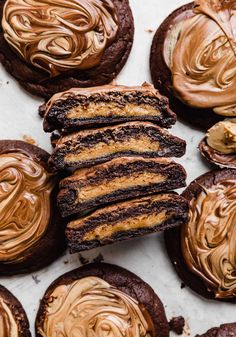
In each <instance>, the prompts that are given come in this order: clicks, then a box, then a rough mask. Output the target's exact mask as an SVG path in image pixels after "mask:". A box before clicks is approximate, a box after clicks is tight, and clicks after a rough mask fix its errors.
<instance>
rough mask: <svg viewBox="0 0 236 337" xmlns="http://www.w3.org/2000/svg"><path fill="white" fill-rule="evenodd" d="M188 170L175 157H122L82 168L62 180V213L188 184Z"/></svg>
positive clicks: (59, 199)
mask: <svg viewBox="0 0 236 337" xmlns="http://www.w3.org/2000/svg"><path fill="white" fill-rule="evenodd" d="M185 179H186V172H185V170H184V168H183V167H182V166H181V165H180V164H177V163H175V162H173V161H171V160H168V159H162V158H150V159H148V158H147V159H145V158H142V157H136V158H135V157H121V158H116V159H112V160H110V161H108V162H106V163H103V164H99V165H95V166H93V167H91V168H85V169H80V170H77V171H75V172H74V174H72V175H71V176H69V177H67V178H65V179H64V180H62V181H61V182H60V190H59V194H58V197H57V202H58V207H59V209H60V211H61V214H62V216H68V215H71V214H73V213H79V212H81V211H84V210H88V209H90V208H95V207H98V206H102V205H105V204H108V203H111V202H116V201H120V200H125V199H130V198H134V197H138V196H144V195H147V194H153V193H157V192H163V191H171V190H174V189H176V188H180V187H184V186H185Z"/></svg>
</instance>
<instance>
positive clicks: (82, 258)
mask: <svg viewBox="0 0 236 337" xmlns="http://www.w3.org/2000/svg"><path fill="white" fill-rule="evenodd" d="M79 261H80V263H81V264H82V265H84V264H87V263H89V260H88V259H86V258H85V257H84V256H83V255H82V254H79Z"/></svg>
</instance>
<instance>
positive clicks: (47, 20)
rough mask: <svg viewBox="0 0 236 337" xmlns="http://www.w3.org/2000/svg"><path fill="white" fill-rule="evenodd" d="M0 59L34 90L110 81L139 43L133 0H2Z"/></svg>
mask: <svg viewBox="0 0 236 337" xmlns="http://www.w3.org/2000/svg"><path fill="white" fill-rule="evenodd" d="M0 20H1V27H0V61H1V62H2V64H3V65H4V67H5V68H6V70H7V71H8V72H9V73H10V74H11V75H13V76H14V77H15V78H16V79H17V80H18V82H19V83H20V84H21V85H22V86H23V87H24V88H25V89H26V90H28V91H29V92H30V93H32V94H34V95H38V96H42V97H45V98H49V97H51V96H52V95H53V94H55V93H56V92H60V91H64V90H68V89H70V88H72V87H90V86H95V85H103V84H106V83H110V82H111V81H112V79H114V78H115V77H116V75H117V74H118V73H119V72H120V70H121V69H122V67H123V66H124V64H125V62H126V60H127V58H128V56H129V53H130V50H131V46H132V42H133V34H134V24H133V17H132V12H131V9H130V7H129V2H128V0H83V1H80V0H66V1H65V0H56V1H53V0H1V1H0Z"/></svg>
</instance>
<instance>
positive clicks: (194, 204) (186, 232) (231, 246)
mask: <svg viewBox="0 0 236 337" xmlns="http://www.w3.org/2000/svg"><path fill="white" fill-rule="evenodd" d="M235 236H236V183H235V180H230V179H229V180H224V181H221V182H219V183H217V184H216V185H213V186H211V187H209V188H206V187H204V186H202V192H201V193H200V194H199V195H198V196H197V198H196V199H192V201H191V203H190V220H189V222H188V223H187V224H186V225H184V226H183V227H182V253H183V257H184V259H185V261H186V264H187V266H188V267H189V269H190V270H191V271H192V272H193V273H194V274H196V275H198V276H199V277H200V278H201V279H202V280H203V281H204V282H205V283H206V285H207V287H208V289H210V290H211V291H212V292H213V293H214V294H215V297H216V298H231V297H235V296H236V245H235Z"/></svg>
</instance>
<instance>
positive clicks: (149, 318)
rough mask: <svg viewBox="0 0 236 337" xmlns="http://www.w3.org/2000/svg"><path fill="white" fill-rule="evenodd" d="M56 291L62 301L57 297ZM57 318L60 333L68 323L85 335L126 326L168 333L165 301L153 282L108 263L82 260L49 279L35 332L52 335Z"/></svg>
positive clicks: (143, 336) (150, 336)
mask: <svg viewBox="0 0 236 337" xmlns="http://www.w3.org/2000/svg"><path fill="white" fill-rule="evenodd" d="M86 289H87V291H89V296H88V294H86ZM82 290H83V291H82ZM55 293H57V299H58V298H60V299H62V301H55V300H54V295H55ZM80 299H81V301H79V300H80ZM73 303H77V305H76V307H74V306H73ZM55 307H56V308H57V311H54V310H53V309H54V308H55ZM83 307H86V311H87V315H86V316H84V315H83V314H82V313H83ZM73 308H74V309H73ZM78 309H80V310H78ZM52 310H53V312H54V313H50V312H51V311H52ZM58 322H61V324H60V325H57V326H58V329H59V332H61V333H62V334H63V332H64V331H65V330H66V329H69V330H70V331H71V332H74V333H76V329H79V331H83V335H89V332H91V333H92V334H94V335H96V336H97V337H99V336H103V333H104V329H110V331H111V336H113V334H114V331H116V330H117V329H118V331H120V329H122V330H123V329H124V331H125V335H129V336H132V337H136V336H140V337H168V336H169V327H168V322H167V320H166V316H165V311H164V307H163V304H162V302H161V301H160V299H159V298H158V296H157V295H156V294H155V293H154V291H153V290H152V288H151V287H150V286H149V285H148V284H147V283H145V282H144V281H143V280H141V279H140V278H139V277H138V276H136V275H134V274H133V273H131V272H129V271H127V270H125V269H123V268H121V267H118V266H114V265H109V264H105V263H102V264H89V265H86V266H83V267H81V268H78V269H76V270H73V271H71V272H69V273H67V274H64V275H62V276H61V277H59V278H58V279H57V280H56V281H54V282H53V283H52V284H51V286H50V287H49V288H48V290H47V291H46V293H45V295H44V297H43V299H42V301H41V304H40V308H39V311H38V315H37V318H36V336H37V337H41V336H46V337H51V336H52V334H53V331H55V329H54V328H55V326H56V324H57V323H58ZM62 322H63V323H62ZM94 322H96V324H94ZM120 333H121V334H123V333H124V332H120ZM114 336H115V334H114Z"/></svg>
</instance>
